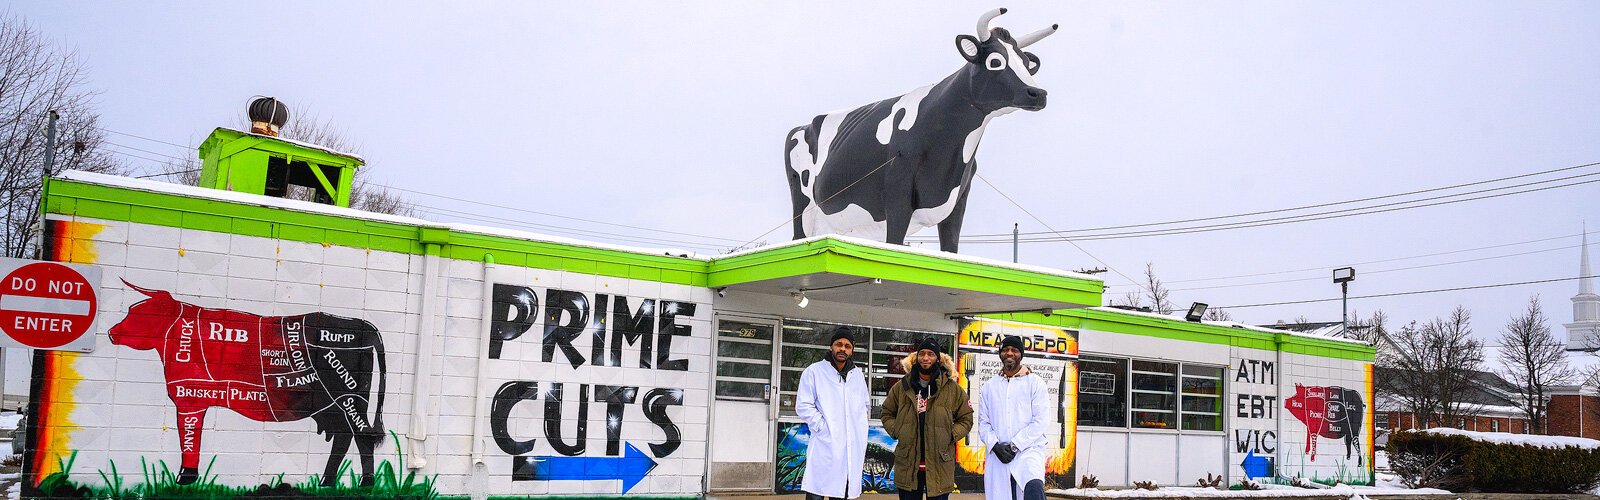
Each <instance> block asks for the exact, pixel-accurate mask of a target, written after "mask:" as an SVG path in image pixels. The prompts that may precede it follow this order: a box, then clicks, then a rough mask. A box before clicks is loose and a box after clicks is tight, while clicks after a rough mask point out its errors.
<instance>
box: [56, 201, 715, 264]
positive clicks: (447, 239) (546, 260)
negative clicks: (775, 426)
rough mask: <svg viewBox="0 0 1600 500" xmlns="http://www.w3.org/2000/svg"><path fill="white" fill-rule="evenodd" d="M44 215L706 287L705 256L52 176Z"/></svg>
mask: <svg viewBox="0 0 1600 500" xmlns="http://www.w3.org/2000/svg"><path fill="white" fill-rule="evenodd" d="M47 189H48V190H47V192H46V193H45V213H47V214H59V215H70V216H79V217H89V218H94V219H105V220H113V221H124V222H138V223H142V224H155V225H160V226H168V227H177V228H184V229H199V230H205V231H215V232H220V233H228V234H238V235H244V236H258V237H262V238H273V239H282V240H288V241H299V242H302V243H318V244H330V245H340V246H348V247H355V248H370V249H373V250H383V251H390V252H398V253H406V254H412V255H423V254H424V253H425V252H427V251H428V249H427V246H429V245H437V246H436V247H435V248H437V249H438V250H436V251H438V252H439V254H440V255H441V256H444V257H448V258H452V259H464V260H473V261H480V262H481V261H482V260H483V259H484V258H485V256H487V255H491V254H492V258H494V259H495V261H496V262H497V263H499V264H502V265H511V266H524V267H535V268H540V269H553V270H561V271H572V272H581V273H587V274H597V275H602V276H612V277H617V278H630V279H644V280H650V281H658V282H663V283H673V284H681V285H691V286H706V272H705V265H706V264H705V261H702V260H697V259H689V258H683V257H672V256H667V255H649V254H642V253H633V252H624V251H619V250H610V249H604V248H592V247H585V246H578V245H567V244H561V243H554V242H544V241H530V240H523V239H517V238H508V237H503V236H492V235H483V234H476V233H464V232H457V231H451V230H449V228H444V227H438V226H426V225H412V224H401V223H395V222H385V221H377V220H370V219H360V218H354V217H342V216H338V215H331V214H323V213H316V212H300V211H295V210H287V209H282V208H276V207H270V206H262V205H254V204H249V203H240V202H232V201H226V200H215V199H207V198H195V197H191V196H184V195H181V194H172V193H160V192H152V191H145V190H140V189H132V188H126V187H118V186H107V185H102V184H95V183H89V182H82V181H77V180H71V179H62V178H55V179H51V180H50V183H49V186H48V188H47Z"/></svg>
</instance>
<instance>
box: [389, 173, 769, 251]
mask: <svg viewBox="0 0 1600 500" xmlns="http://www.w3.org/2000/svg"><path fill="white" fill-rule="evenodd" d="M374 185H377V186H381V187H383V188H384V189H393V190H395V191H401V192H405V193H412V194H419V195H422V196H430V197H434V198H441V199H446V200H450V201H457V202H462V203H470V204H473V205H483V206H486V207H493V208H498V209H501V210H511V211H515V212H522V213H527V214H534V215H542V216H545V217H555V218H558V219H567V220H575V221H579V222H588V223H592V224H603V225H607V226H616V227H624V228H628V229H638V230H643V231H654V232H658V233H667V234H676V235H679V236H692V237H695V238H704V239H708V240H721V241H728V242H737V241H740V240H736V239H732V238H721V237H716V236H707V235H702V234H694V233H685V232H679V231H669V230H665V229H654V228H648V227H643V226H632V225H628V224H619V223H615V222H605V221H600V220H594V219H585V218H581V217H572V216H568V215H561V214H554V213H549V212H540V211H537V210H528V209H524V208H517V207H510V206H505V205H497V204H494V203H488V202H483V201H477V200H468V199H464V198H456V197H453V196H445V195H442V194H434V193H429V192H426V191H417V190H414V189H405V188H399V187H394V186H386V185H383V184H376V183H374ZM551 227H559V226H551Z"/></svg>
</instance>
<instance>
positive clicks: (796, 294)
mask: <svg viewBox="0 0 1600 500" xmlns="http://www.w3.org/2000/svg"><path fill="white" fill-rule="evenodd" d="M789 296H790V297H793V298H794V305H797V306H800V308H801V309H804V308H805V307H806V304H810V303H811V299H808V298H806V292H804V291H793V292H789Z"/></svg>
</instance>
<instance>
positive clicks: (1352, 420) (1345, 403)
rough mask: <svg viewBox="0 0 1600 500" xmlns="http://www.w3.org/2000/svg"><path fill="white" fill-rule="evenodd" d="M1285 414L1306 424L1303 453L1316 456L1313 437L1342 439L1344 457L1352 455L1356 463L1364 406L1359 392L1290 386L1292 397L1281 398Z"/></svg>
mask: <svg viewBox="0 0 1600 500" xmlns="http://www.w3.org/2000/svg"><path fill="white" fill-rule="evenodd" d="M1284 406H1285V407H1287V408H1288V409H1289V414H1291V415H1294V418H1295V419H1298V420H1300V423H1303V424H1306V453H1307V454H1309V455H1310V456H1311V460H1313V461H1315V460H1316V459H1317V436H1322V437H1325V438H1328V439H1343V440H1344V458H1347V459H1348V458H1350V455H1351V454H1352V453H1354V454H1355V456H1356V465H1357V466H1360V465H1361V464H1362V461H1363V458H1364V457H1363V455H1365V453H1364V452H1362V450H1361V443H1360V440H1361V424H1362V421H1363V419H1364V418H1365V417H1366V415H1367V405H1366V403H1365V402H1363V401H1361V392H1360V391H1357V390H1355V389H1346V388H1343V387H1338V386H1326V387H1324V386H1309V387H1308V386H1304V385H1300V384H1295V385H1294V396H1292V397H1290V398H1289V399H1287V400H1284Z"/></svg>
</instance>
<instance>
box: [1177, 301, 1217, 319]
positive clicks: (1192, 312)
mask: <svg viewBox="0 0 1600 500" xmlns="http://www.w3.org/2000/svg"><path fill="white" fill-rule="evenodd" d="M1207 307H1211V306H1210V305H1208V304H1205V303H1203V302H1195V303H1194V305H1191V306H1189V313H1188V314H1185V315H1183V319H1186V320H1189V321H1200V318H1203V317H1205V315H1206V308H1207Z"/></svg>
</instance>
